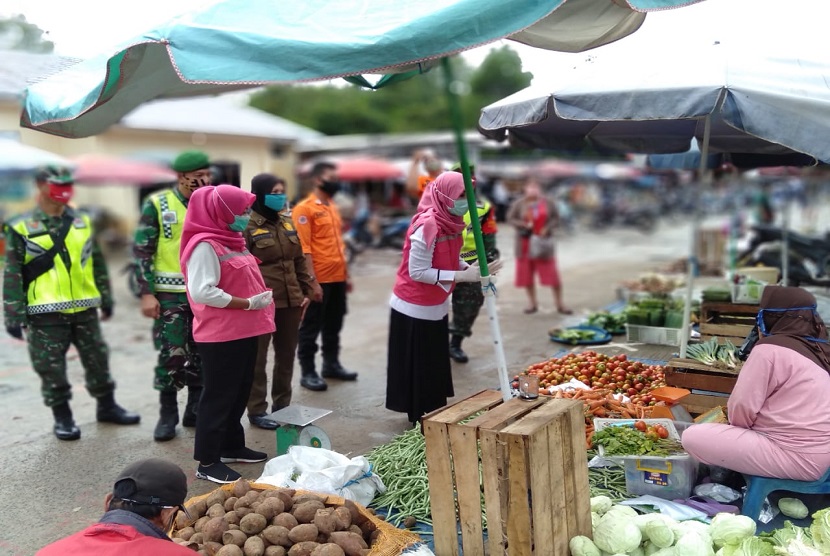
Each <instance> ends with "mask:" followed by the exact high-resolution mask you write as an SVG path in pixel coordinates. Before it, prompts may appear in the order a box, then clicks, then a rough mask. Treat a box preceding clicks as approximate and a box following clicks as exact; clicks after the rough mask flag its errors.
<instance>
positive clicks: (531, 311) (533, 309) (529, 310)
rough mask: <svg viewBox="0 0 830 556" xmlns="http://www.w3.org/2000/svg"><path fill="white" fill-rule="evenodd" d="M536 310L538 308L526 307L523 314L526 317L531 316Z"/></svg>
mask: <svg viewBox="0 0 830 556" xmlns="http://www.w3.org/2000/svg"><path fill="white" fill-rule="evenodd" d="M538 310H539V307H527V308H526V309H525V310H524V314H526V315H532V314H533V313H535V312H537V311H538Z"/></svg>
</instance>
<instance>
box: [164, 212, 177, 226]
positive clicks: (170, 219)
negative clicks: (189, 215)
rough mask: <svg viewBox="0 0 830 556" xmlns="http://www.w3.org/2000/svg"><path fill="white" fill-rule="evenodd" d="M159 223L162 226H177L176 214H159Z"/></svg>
mask: <svg viewBox="0 0 830 556" xmlns="http://www.w3.org/2000/svg"><path fill="white" fill-rule="evenodd" d="M161 223H162V224H178V223H179V217H178V215H177V214H176V211H173V210H165V211H164V212H162V213H161Z"/></svg>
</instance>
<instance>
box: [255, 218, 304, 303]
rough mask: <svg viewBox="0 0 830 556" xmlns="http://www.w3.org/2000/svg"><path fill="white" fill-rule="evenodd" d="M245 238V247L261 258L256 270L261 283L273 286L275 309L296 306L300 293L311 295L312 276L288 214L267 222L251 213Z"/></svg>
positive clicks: (302, 295) (300, 299)
mask: <svg viewBox="0 0 830 556" xmlns="http://www.w3.org/2000/svg"><path fill="white" fill-rule="evenodd" d="M245 242H246V243H247V245H248V251H250V252H251V254H252V255H254V256H255V257H256V258H257V259H259V260H260V261H261V262H260V265H259V270H260V271H261V272H262V278H263V279H264V280H265V285H266V286H268V287H269V288H271V289H272V290H274V303H275V304H276V307H277V309H284V308H286V307H299V306H300V304H301V303H302V302H303V298H304V297H311V287H312V284H313V283H314V279H313V278H312V277H311V274H310V273H309V272H308V268H307V265H306V259H305V255H304V254H303V247H302V245H301V244H300V238H299V237H298V236H297V230H295V229H294V223H293V222H292V221H291V218H290V217H288V216H282V215H280V218H279V220H278V221H277V222H271V221H269V220H266V219H265V218H264V217H262V216H261V215H259V214H257V213H256V212H254V213H252V214H251V221H250V222H249V223H248V228H247V229H246V230H245Z"/></svg>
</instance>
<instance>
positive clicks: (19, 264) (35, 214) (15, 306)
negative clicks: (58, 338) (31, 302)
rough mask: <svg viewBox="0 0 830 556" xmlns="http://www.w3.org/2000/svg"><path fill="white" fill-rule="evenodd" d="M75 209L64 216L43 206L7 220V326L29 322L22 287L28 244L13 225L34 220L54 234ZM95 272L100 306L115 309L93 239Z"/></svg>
mask: <svg viewBox="0 0 830 556" xmlns="http://www.w3.org/2000/svg"><path fill="white" fill-rule="evenodd" d="M76 216H77V213H76V212H75V210H73V209H72V208H70V207H67V208H66V210H64V212H63V214H62V215H61V216H48V215H47V214H46V213H44V212H43V211H42V210H41V209H40V208H35V209H34V210H32V211H31V212H27V213H24V214H22V215H20V216H17V217H12V218H9V219H8V220H7V221H6V225H5V228H4V230H5V233H6V268H5V269H4V271H3V316H4V318H5V321H6V325H11V326H15V325H25V324H27V317H26V304H27V301H28V296H27V293H26V290H25V289H24V288H23V261H24V260H26V244H25V243H24V241H23V238H22V237H20V235H19V234H18V233H17V232H16V231H14V230H13V229H12V227H11V224H12V223H13V222H15V221H17V220H18V219H19V218H26V219H34V220H38V221H40V222H42V223H43V225H44V226H45V227H46V229H48V230H49V233H50V234H52V235H53V236H55V235H57V234H58V231H59V230H60V227H61V222H62V220H63V219H64V218H70V219H74V218H75V217H76ZM92 273H93V275H94V276H95V287H97V288H98V292H99V293H100V294H101V307H102V308H104V309H106V308H112V306H113V299H112V288H111V287H110V278H109V273H108V272H107V264H106V261H105V260H104V254H103V253H102V252H101V247H100V246H99V245H98V242H97V241H93V242H92Z"/></svg>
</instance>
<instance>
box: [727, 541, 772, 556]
mask: <svg viewBox="0 0 830 556" xmlns="http://www.w3.org/2000/svg"><path fill="white" fill-rule="evenodd" d="M774 554H775V550H773V547H772V544H770V543H768V542H767V541H765V540H764V539H762V538H760V537H749V538H748V539H744V540H742V541H741V544H740V545H738V548H737V549H736V550H735V552H733V553H732V556H774Z"/></svg>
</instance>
